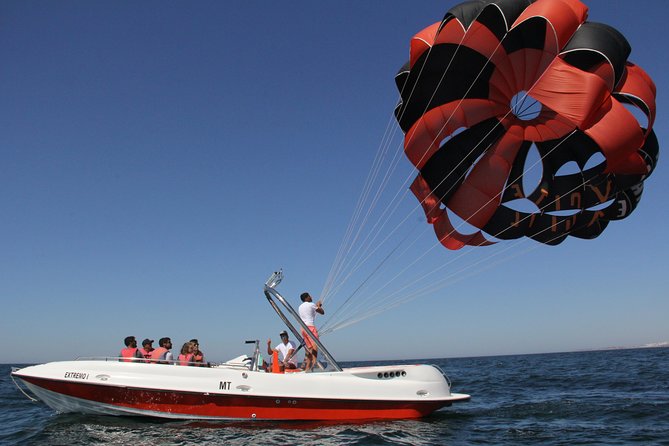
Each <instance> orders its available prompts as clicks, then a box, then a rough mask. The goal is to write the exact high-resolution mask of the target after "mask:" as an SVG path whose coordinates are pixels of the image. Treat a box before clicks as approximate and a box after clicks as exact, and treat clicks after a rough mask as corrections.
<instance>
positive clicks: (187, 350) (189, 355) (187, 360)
mask: <svg viewBox="0 0 669 446" xmlns="http://www.w3.org/2000/svg"><path fill="white" fill-rule="evenodd" d="M194 356H195V355H193V343H192V342H186V343H184V345H183V346H182V347H181V354H180V355H179V365H193V357H194Z"/></svg>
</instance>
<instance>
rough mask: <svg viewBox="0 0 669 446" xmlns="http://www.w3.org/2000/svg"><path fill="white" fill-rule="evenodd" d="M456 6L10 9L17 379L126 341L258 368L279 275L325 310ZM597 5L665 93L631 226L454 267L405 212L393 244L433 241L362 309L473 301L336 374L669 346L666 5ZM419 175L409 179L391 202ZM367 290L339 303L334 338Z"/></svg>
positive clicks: (370, 338) (412, 212) (437, 314)
mask: <svg viewBox="0 0 669 446" xmlns="http://www.w3.org/2000/svg"><path fill="white" fill-rule="evenodd" d="M453 3H455V2H446V1H424V2H399V1H392V2H388V1H367V2H357V1H347V2H308V1H298V2H289V3H285V2H283V3H282V2H198V3H196V4H191V3H186V2H152V1H148V2H140V3H137V2H129V1H127V2H126V1H123V2H87V1H71V2H66V3H56V2H48V1H44V2H40V1H5V2H3V3H2V4H1V5H0V58H1V60H2V61H3V63H2V64H1V65H0V100H1V101H2V104H3V106H2V107H0V135H2V136H1V138H0V205H1V207H2V213H1V214H0V252H1V254H0V302H1V303H2V309H3V311H2V323H1V324H0V336H2V338H3V339H4V340H5V342H3V344H2V346H0V355H1V356H2V358H3V362H33V361H45V360H54V359H69V358H71V357H74V356H87V355H102V356H104V355H113V354H116V353H117V352H118V350H119V349H120V347H121V343H122V339H123V338H124V337H125V336H127V335H129V334H132V335H135V336H137V337H138V338H144V337H150V338H152V339H156V340H157V339H158V338H160V337H163V336H169V337H171V338H172V339H173V341H174V344H175V346H179V345H181V343H182V342H183V341H185V340H188V339H190V338H192V337H197V338H199V339H200V343H201V344H202V348H203V350H204V352H205V354H207V356H208V357H209V359H211V360H223V359H228V358H230V357H233V356H237V355H238V354H242V353H245V352H246V347H245V346H244V345H243V341H244V340H246V339H256V338H258V339H261V340H266V339H267V338H268V337H272V338H273V340H275V341H276V340H278V335H277V333H278V332H279V331H281V330H282V328H283V327H282V326H281V324H280V322H279V321H278V319H277V318H276V316H275V315H274V314H273V312H272V310H271V308H270V307H269V305H267V304H266V302H265V299H264V297H263V295H262V284H263V282H264V280H265V279H266V277H267V276H268V275H269V274H270V273H271V272H272V271H273V270H274V269H276V268H279V267H281V268H283V269H284V271H285V273H286V279H285V280H284V283H283V284H282V285H281V286H280V288H279V290H280V291H281V292H282V293H283V294H284V295H285V296H286V297H287V298H289V299H291V300H292V302H294V303H295V304H297V303H298V296H299V294H300V293H301V292H302V291H305V290H309V291H311V292H312V294H314V295H317V294H318V293H319V292H320V291H321V290H322V289H323V285H324V282H325V280H326V277H327V275H328V272H329V270H330V267H331V265H332V264H333V261H334V259H335V255H336V252H337V249H338V248H339V246H340V243H341V240H342V237H343V235H344V232H345V231H346V228H347V225H348V222H349V219H350V217H351V214H352V212H353V210H354V208H355V204H356V202H357V200H358V197H359V195H360V192H361V190H362V187H363V184H364V182H365V178H366V177H367V175H368V172H369V170H370V166H371V165H372V161H373V159H374V156H375V154H376V153H377V148H378V147H379V146H380V145H381V144H382V140H383V137H384V132H385V131H386V127H387V125H388V123H389V122H390V124H391V126H392V128H394V129H395V137H394V139H393V142H392V144H391V147H392V149H393V150H394V151H396V150H400V146H399V144H400V143H401V139H400V138H399V136H398V135H399V133H398V132H397V128H396V125H395V124H394V122H393V121H391V116H392V115H391V114H392V110H393V108H394V106H395V104H396V101H397V97H398V95H397V91H396V88H395V85H394V80H393V77H394V74H395V72H396V71H397V69H398V68H399V67H400V66H401V65H402V64H403V63H404V62H405V60H406V59H407V57H408V48H409V40H410V38H411V36H412V35H413V34H415V33H416V32H418V31H419V30H420V29H422V28H423V27H425V26H427V25H429V24H431V23H433V22H435V21H438V20H440V19H441V17H442V16H443V14H444V13H445V11H446V10H447V9H448V8H449V7H450V6H451V5H452V4H453ZM586 3H587V4H588V6H589V7H590V20H593V21H600V22H605V23H608V24H610V25H613V26H615V27H616V28H617V29H619V30H620V31H621V32H622V33H623V34H624V35H625V36H626V37H627V39H628V40H629V41H630V43H631V45H632V54H631V56H630V60H631V61H633V62H635V63H637V64H638V65H640V66H641V67H643V68H644V69H645V70H646V71H647V72H648V73H649V74H650V75H651V76H652V77H653V79H654V80H655V83H656V85H657V87H658V97H657V104H658V106H657V108H658V117H657V119H656V122H655V131H656V133H657V136H658V139H659V140H660V147H661V155H660V163H659V165H658V168H657V169H656V171H655V172H654V174H653V176H652V177H651V178H650V179H649V180H648V181H647V182H646V189H645V192H644V196H643V199H642V201H641V204H640V205H639V207H638V208H637V210H636V211H635V213H634V214H633V215H631V216H630V217H629V218H627V219H626V220H623V221H618V222H613V223H612V224H611V225H610V226H609V228H607V230H606V231H605V232H604V234H603V235H602V236H600V237H599V238H598V239H596V240H592V241H583V240H568V241H567V242H565V243H563V244H562V245H560V246H558V247H544V246H539V245H538V244H536V243H534V242H532V241H526V242H524V243H522V244H520V245H518V246H517V247H513V249H509V250H508V251H504V249H505V246H504V244H500V245H496V246H495V247H490V248H479V250H478V251H477V252H467V253H466V255H465V256H463V257H458V256H460V253H459V252H458V253H455V252H452V251H447V250H445V249H430V248H431V247H432V246H433V245H434V242H435V240H434V235H433V234H432V232H431V231H430V230H429V228H427V225H426V224H425V223H424V222H423V220H424V219H423V217H422V216H421V214H420V212H418V211H416V209H415V206H416V204H417V203H416V202H415V199H414V198H413V196H409V195H407V196H405V197H404V198H403V199H402V200H401V201H400V204H399V206H400V207H399V213H398V214H397V215H396V216H394V217H393V218H392V219H389V220H391V221H389V223H388V226H385V227H384V228H383V230H382V232H385V233H388V234H390V233H391V228H393V227H394V225H395V224H396V223H397V222H400V221H401V220H402V219H403V218H404V217H405V216H408V222H409V223H410V224H411V229H410V230H411V231H414V232H412V234H416V238H415V239H414V240H415V241H416V242H415V244H414V245H413V248H412V250H411V251H407V253H406V256H403V257H400V258H398V259H396V260H394V261H392V262H388V263H387V264H385V265H384V268H385V269H384V270H383V271H381V272H380V275H379V276H378V277H379V279H378V282H376V284H377V285H374V283H372V284H370V287H371V286H377V288H376V289H379V288H380V286H381V285H380V284H381V283H382V282H383V281H389V280H390V279H391V278H393V277H395V276H396V275H399V273H402V278H401V279H398V281H397V282H392V283H390V284H389V285H388V288H386V289H385V290H383V291H381V292H380V293H375V292H374V290H373V289H371V288H370V289H368V290H365V291H363V292H361V293H360V295H359V296H357V295H356V296H354V298H353V299H352V301H354V302H355V301H359V302H362V303H366V302H368V303H369V304H370V305H372V306H373V307H372V308H378V309H383V308H384V305H385V302H387V299H386V298H385V297H384V296H386V297H387V295H388V294H390V293H392V292H393V291H394V290H396V289H397V288H399V287H400V286H401V285H400V284H401V283H402V282H401V280H407V281H412V280H414V279H418V278H420V277H421V276H422V275H423V274H424V273H426V272H429V271H432V270H434V269H435V268H437V267H439V266H441V265H446V266H445V268H444V269H443V270H441V272H439V273H437V274H436V276H434V275H433V276H431V278H429V279H426V280H425V283H426V284H429V283H430V281H435V280H438V279H439V278H442V277H446V276H449V275H450V274H454V275H455V277H459V278H460V279H461V280H459V281H454V282H453V283H450V284H449V285H448V286H445V287H442V288H439V289H438V290H435V291H434V292H433V293H430V294H428V295H424V296H420V297H419V298H417V299H414V300H412V301H411V302H408V303H406V304H405V305H402V306H399V307H397V308H394V309H391V310H389V311H384V312H382V313H380V314H379V315H377V316H375V317H372V318H369V319H365V320H364V321H361V322H360V323H358V324H355V325H351V326H349V327H347V328H345V329H341V330H338V331H335V332H332V333H331V334H329V335H327V336H326V337H325V339H324V341H325V342H326V345H329V346H330V350H331V351H332V353H333V354H334V355H335V357H337V358H340V359H341V360H364V359H394V358H424V357H454V356H477V355H491V354H509V353H530V352H550V351H564V350H577V349H588V348H599V347H608V346H617V345H621V346H623V345H624V346H630V345H639V344H645V343H650V342H658V341H669V324H667V322H666V321H667V320H668V319H669V300H668V299H667V298H666V295H667V291H666V290H667V288H668V287H667V284H668V281H669V278H668V274H667V271H668V270H669V269H668V266H669V254H668V253H667V252H668V251H669V250H668V249H667V248H668V243H667V238H666V237H665V234H664V232H665V231H664V227H665V222H666V221H667V218H668V217H669V215H668V212H667V198H666V190H667V188H668V187H669V178H668V174H667V168H666V166H665V160H664V155H663V153H662V145H663V142H664V141H666V140H667V138H668V136H669V135H667V130H666V125H665V123H666V120H665V110H666V109H667V103H668V102H669V100H668V98H667V87H666V85H667V75H666V74H665V73H667V71H668V70H669V66H668V65H669V59H668V58H667V57H666V54H665V53H666V51H665V50H664V45H665V41H666V17H668V16H669V3H666V2H664V1H660V0H657V1H639V2H622V1H620V2H615V8H613V7H611V4H612V3H613V2H608V1H604V0H598V1H594V0H593V1H589V2H586ZM411 175H413V174H412V171H411V166H410V163H409V162H408V161H407V160H406V159H401V160H400V163H399V166H398V168H397V170H395V171H394V172H393V175H392V178H391V179H390V181H389V185H388V186H387V190H388V193H389V194H390V196H392V195H393V194H394V193H395V192H397V191H400V193H403V192H404V191H405V190H406V186H403V184H404V181H405V179H406V178H407V177H408V176H411ZM377 215H378V214H377ZM426 229H427V230H426ZM399 234H403V233H402V232H401V231H400V232H398V233H396V234H395V235H396V236H400V235H399ZM400 237H401V236H400ZM388 246H390V247H392V246H394V245H392V244H390V245H388ZM481 250H483V251H481ZM526 251H527V252H526ZM380 252H384V251H382V250H381V251H380ZM494 253H499V254H500V257H501V258H506V257H507V256H510V255H513V256H515V257H513V258H512V259H508V260H505V261H502V262H499V263H497V262H495V261H494V260H492V259H490V258H489V257H487V256H490V255H491V254H494ZM423 254H425V255H423ZM486 259H488V260H486ZM479 260H480V261H481V263H480V264H479V265H478V266H471V265H473V264H475V263H476V262H477V261H479ZM414 261H415V262H416V263H415V264H413V265H412V266H411V268H409V269H408V270H407V271H404V269H405V268H406V267H407V266H408V265H410V264H412V263H413V262H414ZM377 264H378V263H374V262H373V261H372V262H370V264H369V265H368V266H367V268H369V269H368V271H371V269H373V268H374V267H375V265H377ZM460 266H462V267H465V268H469V269H467V274H466V275H463V274H459V273H458V270H459V268H460ZM469 273H471V275H469ZM362 274H363V276H362V277H364V273H362ZM359 283H360V279H357V282H356V278H354V277H352V278H351V280H350V281H348V282H347V283H345V284H343V285H342V290H341V292H340V293H338V295H335V296H333V297H331V298H328V300H326V305H325V308H326V312H327V313H328V314H326V316H329V314H331V313H333V312H334V311H335V310H336V308H337V307H338V305H341V304H342V303H343V302H344V301H345V300H346V297H347V296H349V295H350V293H351V292H352V290H353V289H355V287H356V286H357V285H358V284H359ZM325 320H326V319H325V318H323V320H322V321H321V323H322V322H324V321H325Z"/></svg>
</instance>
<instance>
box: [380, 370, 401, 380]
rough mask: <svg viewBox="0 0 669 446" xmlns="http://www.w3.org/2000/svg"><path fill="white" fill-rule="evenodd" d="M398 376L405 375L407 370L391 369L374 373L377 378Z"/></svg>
mask: <svg viewBox="0 0 669 446" xmlns="http://www.w3.org/2000/svg"><path fill="white" fill-rule="evenodd" d="M400 376H407V372H405V371H404V370H393V371H390V372H379V373H377V374H376V377H377V378H379V379H387V378H399V377H400Z"/></svg>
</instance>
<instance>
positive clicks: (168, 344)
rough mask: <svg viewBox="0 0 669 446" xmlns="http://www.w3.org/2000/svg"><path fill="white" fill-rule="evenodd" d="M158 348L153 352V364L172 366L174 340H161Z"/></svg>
mask: <svg viewBox="0 0 669 446" xmlns="http://www.w3.org/2000/svg"><path fill="white" fill-rule="evenodd" d="M158 345H159V346H160V347H158V348H157V349H155V350H154V351H152V352H151V362H156V361H157V362H158V364H171V362H172V360H173V359H174V358H173V357H172V352H171V351H170V350H171V349H172V340H171V339H170V338H160V340H159V341H158Z"/></svg>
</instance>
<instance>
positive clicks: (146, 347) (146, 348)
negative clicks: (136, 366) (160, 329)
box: [139, 339, 155, 359]
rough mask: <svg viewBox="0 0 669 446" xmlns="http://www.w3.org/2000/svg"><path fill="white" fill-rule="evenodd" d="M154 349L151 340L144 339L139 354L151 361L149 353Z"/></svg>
mask: <svg viewBox="0 0 669 446" xmlns="http://www.w3.org/2000/svg"><path fill="white" fill-rule="evenodd" d="M154 350H155V349H154V348H153V339H144V340H143V341H142V348H140V349H139V352H140V353H141V354H142V356H144V358H146V359H151V353H152V352H153V351H154Z"/></svg>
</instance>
